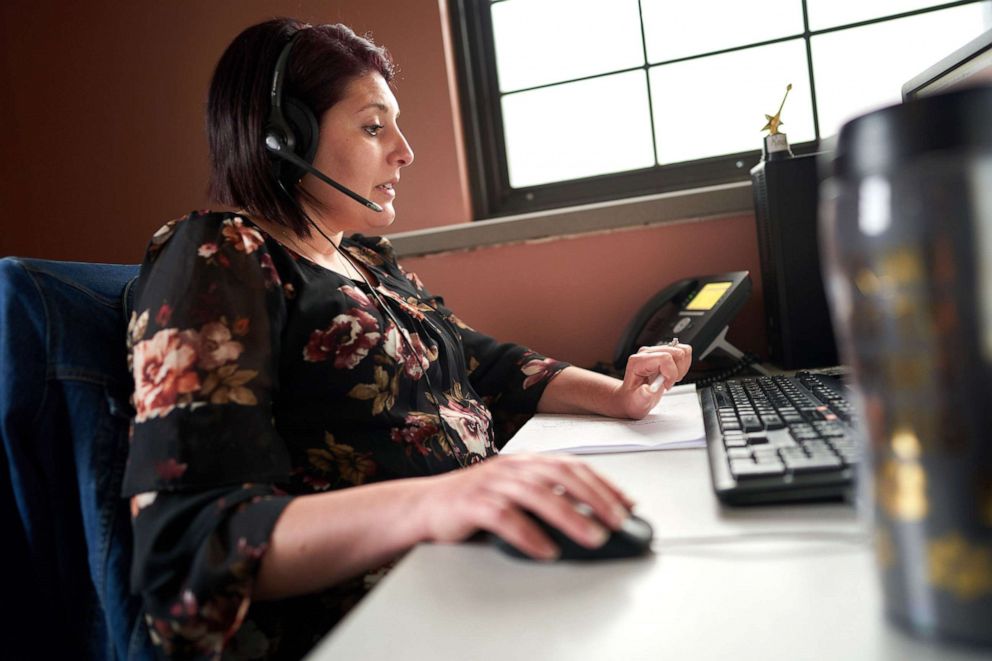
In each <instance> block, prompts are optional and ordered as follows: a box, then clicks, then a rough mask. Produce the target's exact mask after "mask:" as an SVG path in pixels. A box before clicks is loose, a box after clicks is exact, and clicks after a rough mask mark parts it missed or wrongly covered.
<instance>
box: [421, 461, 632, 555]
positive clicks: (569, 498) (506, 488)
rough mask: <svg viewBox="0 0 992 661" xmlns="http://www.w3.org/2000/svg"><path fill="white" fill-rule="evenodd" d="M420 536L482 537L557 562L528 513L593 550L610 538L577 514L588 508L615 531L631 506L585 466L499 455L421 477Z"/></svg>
mask: <svg viewBox="0 0 992 661" xmlns="http://www.w3.org/2000/svg"><path fill="white" fill-rule="evenodd" d="M424 479H425V482H427V483H428V484H426V485H425V486H427V490H426V492H425V493H424V497H423V499H422V501H421V511H420V517H421V522H422V525H423V526H424V537H425V539H427V540H429V541H435V542H460V541H463V540H465V539H467V538H468V537H470V536H471V535H472V534H473V533H475V532H476V531H478V530H487V531H489V532H491V533H493V534H495V535H498V536H499V537H501V538H503V539H504V540H505V541H507V542H509V543H510V544H512V545H513V546H515V547H516V548H518V549H519V550H520V551H522V552H524V553H526V554H528V555H530V556H532V557H535V558H541V559H549V560H550V559H554V558H556V557H557V556H558V554H559V550H558V548H557V547H556V546H555V545H554V544H553V543H552V542H551V540H550V539H548V537H547V536H546V535H545V534H544V533H543V532H542V531H541V529H540V528H539V527H538V526H537V525H536V524H535V523H534V522H533V521H532V520H531V519H530V518H529V517H528V516H527V515H526V514H525V511H529V512H532V513H534V514H535V515H537V516H538V517H540V518H541V519H543V520H544V521H545V522H546V523H548V524H550V525H551V526H553V527H555V528H558V529H559V530H561V531H562V532H564V533H565V534H566V535H568V536H569V537H571V538H572V539H574V540H575V541H577V542H579V543H580V544H583V545H585V546H587V547H590V548H595V547H597V546H600V545H602V544H603V542H605V541H606V538H607V536H608V534H609V531H608V530H607V529H606V528H604V527H603V526H602V525H600V524H599V523H598V522H597V521H595V520H593V519H592V518H590V517H587V516H584V515H583V514H581V513H580V512H578V511H577V510H576V509H575V503H577V502H580V503H585V504H587V505H588V506H589V507H590V508H591V509H592V511H593V513H594V514H595V515H596V517H597V518H598V519H599V521H601V522H603V523H604V524H606V525H607V526H609V527H610V528H613V529H616V528H619V527H620V525H621V524H622V523H623V521H624V520H625V519H626V518H627V517H628V516H629V514H630V508H631V507H632V506H633V502H632V501H631V500H630V499H629V498H627V497H626V496H625V495H623V494H622V493H621V492H620V491H619V489H617V488H616V487H615V486H614V485H612V484H611V483H610V482H608V481H607V480H606V479H605V478H603V477H601V476H600V475H598V474H597V473H595V472H594V471H593V470H592V469H591V468H589V466H587V465H586V464H585V463H583V462H581V461H579V460H576V459H573V458H571V457H564V456H546V455H507V456H499V457H494V458H492V459H489V460H487V461H484V462H482V463H479V464H476V465H474V466H471V467H469V468H465V469H462V470H458V471H453V472H450V473H445V474H443V475H438V476H434V477H429V478H424Z"/></svg>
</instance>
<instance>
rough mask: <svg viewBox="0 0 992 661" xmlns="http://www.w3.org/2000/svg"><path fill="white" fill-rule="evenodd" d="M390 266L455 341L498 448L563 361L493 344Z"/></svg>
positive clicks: (410, 276) (530, 412)
mask: <svg viewBox="0 0 992 661" xmlns="http://www.w3.org/2000/svg"><path fill="white" fill-rule="evenodd" d="M379 249H380V250H383V252H384V253H385V254H386V257H387V259H389V260H391V261H393V263H396V262H395V258H394V257H393V254H392V248H391V247H390V246H389V244H388V241H387V240H385V239H382V240H381V241H380V245H379ZM396 267H397V269H398V271H399V273H400V274H401V275H402V276H403V277H404V278H406V280H407V281H408V282H409V285H410V286H411V287H412V288H413V289H414V290H415V291H416V292H417V298H419V299H420V300H421V301H423V302H424V303H426V308H427V309H434V310H436V311H437V312H438V314H439V315H440V316H441V318H442V319H444V320H445V321H446V322H447V323H448V325H449V328H451V329H452V330H453V332H454V333H455V335H456V338H457V339H458V340H459V342H460V343H461V346H462V351H463V354H464V358H465V365H466V368H467V370H468V375H469V382H470V383H471V385H472V388H473V389H474V390H475V392H476V393H478V394H479V395H480V396H481V397H482V398H483V400H484V401H485V402H486V405H487V406H488V407H489V410H490V411H491V412H492V414H493V423H494V426H495V432H496V445H497V447H500V448H502V447H503V446H504V445H506V442H507V441H508V440H510V438H511V437H512V436H513V434H515V433H516V432H517V430H518V429H520V427H522V426H523V424H524V423H525V422H526V421H527V420H528V419H529V418H530V417H531V416H532V415H533V414H534V412H535V411H537V404H538V402H539V401H540V399H541V395H542V394H543V393H544V389H545V388H546V387H547V385H548V383H550V382H551V380H552V379H553V378H554V377H555V376H557V375H558V374H559V373H560V372H561V371H562V370H563V369H565V368H566V367H568V366H569V363H566V362H563V361H560V360H555V359H553V358H548V357H546V356H543V355H541V354H539V353H537V352H536V351H532V350H531V349H529V348H527V347H525V346H521V345H519V344H512V343H507V342H499V341H497V340H495V339H494V338H492V337H490V336H489V335H486V334H485V333H481V332H479V331H477V330H475V329H474V328H472V327H471V326H469V325H468V324H466V323H465V322H464V321H462V320H461V319H459V318H458V316H457V315H456V314H455V313H454V312H452V311H451V310H450V309H448V308H447V307H446V306H445V304H444V299H443V298H441V297H440V296H435V295H432V294H431V293H430V292H428V291H427V289H426V288H425V287H424V285H423V283H422V282H421V281H420V278H418V277H417V275H416V274H415V273H408V272H407V271H405V270H404V269H403V268H402V267H401V266H399V264H398V263H396Z"/></svg>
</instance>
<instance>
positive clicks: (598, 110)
mask: <svg viewBox="0 0 992 661" xmlns="http://www.w3.org/2000/svg"><path fill="white" fill-rule="evenodd" d="M503 128H504V131H505V133H506V158H507V165H508V167H509V170H510V185H511V186H513V187H514V188H520V187H523V186H533V185H536V184H546V183H549V182H552V181H563V180H566V179H578V178H580V177H589V176H593V175H598V174H607V173H612V172H622V171H625V170H635V169H637V168H645V167H650V166H652V165H653V164H654V155H653V154H652V146H651V117H650V113H649V112H648V93H647V83H646V79H645V75H644V71H643V70H640V71H629V72H627V73H622V74H616V75H613V76H604V77H602V78H593V79H591V80H583V81H579V82H575V83H566V84H564V85H555V86H554V87H546V88H543V89H537V90H531V91H528V92H519V93H517V94H508V95H507V96H504V97H503Z"/></svg>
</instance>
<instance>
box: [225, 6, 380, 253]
mask: <svg viewBox="0 0 992 661" xmlns="http://www.w3.org/2000/svg"><path fill="white" fill-rule="evenodd" d="M300 30H304V32H303V33H302V34H300V36H299V38H298V39H297V40H296V42H295V43H294V44H293V50H292V51H291V52H290V56H289V63H288V66H287V68H286V74H285V77H284V80H283V92H282V93H283V97H284V98H285V97H288V96H292V97H294V98H295V99H296V100H298V101H300V102H301V103H303V104H304V105H305V106H307V107H308V108H309V109H310V111H311V112H312V113H313V114H314V117H316V118H317V121H318V122H319V121H320V118H321V117H322V116H323V115H324V113H325V112H326V111H327V109H328V108H330V107H331V106H333V105H334V104H335V103H337V102H338V101H340V100H341V97H342V96H343V95H344V90H345V87H347V85H348V83H350V82H351V81H352V80H354V79H355V78H357V77H359V76H362V75H364V74H366V73H369V72H376V73H379V74H381V75H382V77H383V78H385V80H386V82H387V83H388V82H389V81H390V80H392V77H393V64H392V61H391V59H390V57H389V54H388V53H387V52H386V50H385V49H383V48H381V47H379V46H376V45H375V44H374V43H373V42H372V41H371V40H370V39H368V38H363V37H359V36H358V35H356V34H355V33H354V32H353V31H352V30H351V29H350V28H348V27H346V26H344V25H340V24H338V25H316V26H312V27H311V26H308V25H307V24H305V23H302V22H300V21H297V20H294V19H290V18H277V19H272V20H270V21H266V22H265V23H260V24H258V25H254V26H252V27H250V28H248V29H246V30H245V31H244V32H242V33H241V34H239V35H238V36H237V37H236V38H235V39H234V41H233V42H231V45H230V46H228V47H227V50H226V51H224V54H223V55H222V56H221V58H220V62H218V63H217V69H216V70H215V71H214V77H213V80H212V81H211V83H210V97H209V100H208V103H207V139H208V141H209V144H210V191H209V192H210V196H211V197H212V198H213V199H214V200H216V201H217V202H220V203H222V204H226V205H230V206H234V207H239V208H241V209H244V210H245V211H247V212H248V213H250V214H252V215H257V216H260V217H262V218H265V219H266V220H269V221H272V222H274V223H279V224H281V225H284V226H285V227H287V228H289V229H290V230H292V231H293V232H295V233H296V234H297V235H298V236H307V235H309V233H310V227H309V223H308V221H307V218H306V216H305V215H304V212H303V210H302V207H301V206H300V202H301V201H302V200H305V201H306V202H307V203H308V204H311V205H315V206H318V207H319V202H318V201H317V200H316V199H315V198H314V197H313V196H311V195H309V194H307V193H306V191H304V190H302V189H301V188H299V187H296V186H294V187H292V188H290V189H289V193H290V194H292V195H294V196H295V197H296V199H290V198H289V196H287V194H286V193H285V192H284V191H283V190H282V188H281V187H280V185H279V182H278V181H277V180H276V177H275V174H274V172H273V168H272V157H271V156H270V155H269V152H268V151H267V150H266V148H265V135H264V134H265V127H266V124H267V123H268V118H269V110H270V105H271V103H270V91H271V86H272V76H273V74H274V70H275V65H276V59H277V58H278V57H279V53H280V52H282V49H283V47H285V46H286V44H287V43H289V40H290V39H291V38H292V36H293V35H294V34H296V32H298V31H300Z"/></svg>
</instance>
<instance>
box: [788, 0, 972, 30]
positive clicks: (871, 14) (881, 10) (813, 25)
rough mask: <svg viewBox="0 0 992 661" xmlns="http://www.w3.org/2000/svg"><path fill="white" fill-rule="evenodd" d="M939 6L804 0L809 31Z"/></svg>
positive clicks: (905, 0)
mask: <svg viewBox="0 0 992 661" xmlns="http://www.w3.org/2000/svg"><path fill="white" fill-rule="evenodd" d="M941 4H944V3H943V2H941V1H940V0H937V1H935V0H857V2H854V1H852V0H841V1H838V0H806V8H807V11H808V12H809V28H810V29H811V30H822V29H824V28H829V27H833V26H835V25H844V24H846V23H856V22H857V21H866V20H870V19H873V18H882V17H883V16H893V15H895V14H901V13H903V12H907V11H913V10H915V9H923V8H925V7H933V6H936V5H941ZM983 4H988V3H983Z"/></svg>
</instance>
